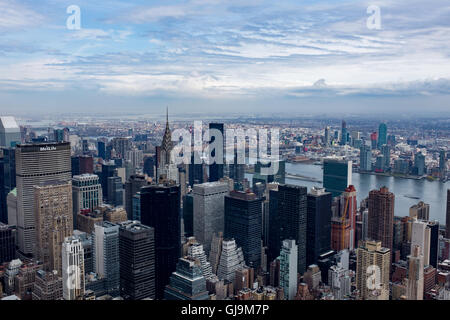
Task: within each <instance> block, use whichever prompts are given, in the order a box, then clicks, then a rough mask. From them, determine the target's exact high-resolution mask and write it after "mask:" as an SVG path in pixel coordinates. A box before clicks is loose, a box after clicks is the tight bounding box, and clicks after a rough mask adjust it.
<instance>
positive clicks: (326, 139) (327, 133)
mask: <svg viewBox="0 0 450 320" xmlns="http://www.w3.org/2000/svg"><path fill="white" fill-rule="evenodd" d="M323 140H324V141H323V144H324V145H326V146H328V145H329V144H330V127H329V126H326V127H325V134H324V137H323Z"/></svg>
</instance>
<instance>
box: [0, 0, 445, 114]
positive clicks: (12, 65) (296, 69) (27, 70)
mask: <svg viewBox="0 0 450 320" xmlns="http://www.w3.org/2000/svg"><path fill="white" fill-rule="evenodd" d="M71 4H74V5H77V6H79V7H80V11H81V29H80V30H69V29H68V28H67V27H66V20H67V18H68V17H69V16H70V13H67V12H66V9H67V7H68V6H69V5H71ZM371 5H376V6H379V8H380V12H381V28H380V29H379V30H377V29H369V28H368V27H367V25H366V22H367V19H368V18H369V17H370V16H371V14H370V13H367V8H368V7H369V6H371ZM0 12H1V14H0V31H1V33H0V101H1V102H2V103H1V104H0V112H1V113H2V114H14V113H16V112H17V113H22V114H23V113H25V114H26V113H40V112H43V113H45V112H48V113H50V112H64V113H70V112H93V113H102V112H103V113H105V112H107V111H110V112H131V113H134V112H136V113H159V112H161V111H160V110H162V109H163V108H164V106H166V105H170V108H171V111H172V112H173V113H183V112H187V113H195V112H208V113H211V114H220V113H226V112H234V113H254V112H261V113H271V112H272V113H273V112H280V113H289V112H296V113H307V114H321V113H330V114H334V113H339V112H342V113H346V112H347V113H358V114H364V113H366V114H374V113H387V112H393V113H415V112H421V113H427V112H430V113H435V112H448V110H449V109H450V108H449V105H450V58H449V56H450V55H449V54H450V50H449V49H450V20H449V19H448V17H449V16H450V15H449V14H450V3H449V2H448V1H445V0H430V1H427V2H426V3H423V1H420V0H410V1H406V0H383V1H356V0H348V1H337V0H319V1H313V0H305V1H291V0H289V1H279V2H277V5H276V6H274V5H273V2H269V1H265V0H241V1H237V0H229V1H220V0H184V1H160V0H158V1H151V2H149V1H133V3H129V2H126V1H116V0H112V1H96V2H92V1H85V0H82V1H77V2H76V3H71V2H63V3H61V2H58V1H54V0H44V1H41V2H40V4H39V5H37V4H36V3H35V2H33V1H30V0H0ZM425 13H426V14H425Z"/></svg>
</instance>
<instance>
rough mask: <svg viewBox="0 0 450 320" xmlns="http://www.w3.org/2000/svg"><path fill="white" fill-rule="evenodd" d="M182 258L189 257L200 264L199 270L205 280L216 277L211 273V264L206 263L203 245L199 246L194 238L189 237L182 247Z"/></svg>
mask: <svg viewBox="0 0 450 320" xmlns="http://www.w3.org/2000/svg"><path fill="white" fill-rule="evenodd" d="M182 256H183V257H184V256H189V257H192V258H194V259H197V260H198V261H199V262H200V268H201V269H202V274H203V276H204V277H205V279H206V280H209V279H212V278H214V277H216V276H215V275H214V274H213V273H212V267H211V263H210V262H209V261H208V259H207V257H206V254H205V250H203V245H201V244H200V243H199V242H198V241H197V240H196V239H195V237H189V238H188V239H187V242H186V243H185V244H184V245H183V255H182Z"/></svg>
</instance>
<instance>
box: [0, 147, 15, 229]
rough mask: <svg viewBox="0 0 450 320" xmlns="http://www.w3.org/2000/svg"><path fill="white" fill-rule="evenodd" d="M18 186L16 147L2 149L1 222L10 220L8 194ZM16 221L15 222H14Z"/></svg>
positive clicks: (0, 171)
mask: <svg viewBox="0 0 450 320" xmlns="http://www.w3.org/2000/svg"><path fill="white" fill-rule="evenodd" d="M1 153H3V157H1ZM15 187H16V153H15V149H14V148H1V149H0V222H3V223H8V224H11V223H12V222H10V221H8V206H7V204H6V202H7V197H8V194H9V193H10V192H11V191H12V190H13V189H14V188H15ZM14 223H15V222H14Z"/></svg>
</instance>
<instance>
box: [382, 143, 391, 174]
mask: <svg viewBox="0 0 450 320" xmlns="http://www.w3.org/2000/svg"><path fill="white" fill-rule="evenodd" d="M381 154H382V155H383V160H384V163H383V169H384V171H387V170H389V169H390V167H391V148H390V147H389V146H388V145H387V144H383V145H382V146H381Z"/></svg>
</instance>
